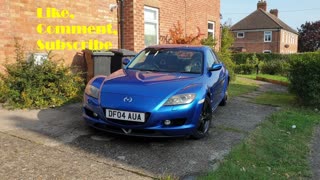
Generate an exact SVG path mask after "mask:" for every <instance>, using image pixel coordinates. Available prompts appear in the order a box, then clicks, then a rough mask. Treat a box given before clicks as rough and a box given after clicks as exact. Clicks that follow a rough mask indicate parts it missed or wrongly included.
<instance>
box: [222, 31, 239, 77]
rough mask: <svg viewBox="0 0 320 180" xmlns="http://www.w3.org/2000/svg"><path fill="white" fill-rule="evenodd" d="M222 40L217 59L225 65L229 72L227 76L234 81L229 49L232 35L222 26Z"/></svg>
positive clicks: (232, 63)
mask: <svg viewBox="0 0 320 180" xmlns="http://www.w3.org/2000/svg"><path fill="white" fill-rule="evenodd" d="M221 33H222V38H221V48H220V51H219V52H218V56H219V59H220V60H221V61H222V62H223V63H224V64H225V65H226V67H227V69H228V71H229V76H230V78H231V80H232V81H233V80H235V73H234V70H235V64H234V62H233V61H232V54H231V50H230V47H231V46H232V44H233V42H234V37H233V35H232V33H231V32H230V30H229V27H228V26H225V25H224V26H223V27H222V32H221Z"/></svg>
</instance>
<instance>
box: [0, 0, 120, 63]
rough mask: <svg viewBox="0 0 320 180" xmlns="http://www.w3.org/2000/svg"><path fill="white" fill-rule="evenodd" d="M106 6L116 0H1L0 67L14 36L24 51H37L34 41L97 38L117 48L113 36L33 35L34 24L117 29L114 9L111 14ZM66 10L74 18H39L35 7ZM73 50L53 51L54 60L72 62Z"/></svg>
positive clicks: (10, 54)
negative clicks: (110, 25) (100, 26)
mask: <svg viewBox="0 0 320 180" xmlns="http://www.w3.org/2000/svg"><path fill="white" fill-rule="evenodd" d="M109 4H116V0H92V1H86V0H78V1H64V0H54V1H48V0H37V1H34V0H2V1H1V6H0V54H1V56H0V65H3V64H4V63H5V60H6V59H8V60H9V61H13V58H14V37H17V38H18V39H19V40H20V42H21V44H22V45H23V47H24V48H25V50H26V51H27V52H39V50H37V43H36V42H37V40H39V39H41V40H43V41H54V40H57V39H59V40H61V41H87V40H89V39H97V40H99V41H102V42H106V41H111V42H112V44H113V47H114V48H117V47H118V36H117V35H109V34H103V35H97V34H95V35H92V34H91V35H88V34H87V35H63V34H62V35H61V34H60V35H41V34H39V33H37V31H36V27H37V25H38V24H40V23H41V24H46V25H62V26H66V25H84V26H90V25H94V26H97V25H106V24H109V23H111V24H112V25H113V29H114V30H117V25H118V23H117V10H115V11H113V12H111V11H110V10H109ZM48 7H52V8H57V9H60V10H61V9H66V10H68V11H70V13H72V14H74V19H70V18H67V19H45V18H43V19H39V18H37V15H36V12H37V8H44V9H45V8H48ZM77 52H79V51H76V50H64V51H53V54H55V55H56V57H57V58H64V59H65V62H66V64H71V63H73V62H72V61H73V60H74V57H75V56H76V54H77Z"/></svg>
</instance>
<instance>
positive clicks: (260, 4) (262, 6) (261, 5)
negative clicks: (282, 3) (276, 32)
mask: <svg viewBox="0 0 320 180" xmlns="http://www.w3.org/2000/svg"><path fill="white" fill-rule="evenodd" d="M257 9H262V10H264V11H267V2H266V1H265V0H260V1H259V2H258V4H257Z"/></svg>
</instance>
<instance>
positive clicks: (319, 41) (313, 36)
mask: <svg viewBox="0 0 320 180" xmlns="http://www.w3.org/2000/svg"><path fill="white" fill-rule="evenodd" d="M298 32H299V45H298V48H299V52H313V51H317V50H319V49H320V21H316V22H306V23H305V24H302V25H301V29H298Z"/></svg>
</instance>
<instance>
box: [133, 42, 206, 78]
mask: <svg viewBox="0 0 320 180" xmlns="http://www.w3.org/2000/svg"><path fill="white" fill-rule="evenodd" d="M128 69H134V70H140V71H157V72H179V73H194V74H201V73H202V69H203V55H202V52H200V51H195V50H187V49H150V48H149V49H145V50H143V51H142V52H141V53H140V54H139V55H138V56H137V57H136V58H135V59H134V60H133V62H131V63H130V65H129V66H128Z"/></svg>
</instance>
